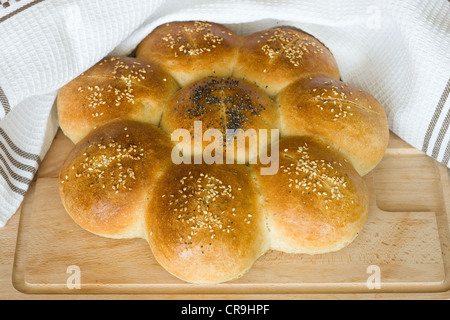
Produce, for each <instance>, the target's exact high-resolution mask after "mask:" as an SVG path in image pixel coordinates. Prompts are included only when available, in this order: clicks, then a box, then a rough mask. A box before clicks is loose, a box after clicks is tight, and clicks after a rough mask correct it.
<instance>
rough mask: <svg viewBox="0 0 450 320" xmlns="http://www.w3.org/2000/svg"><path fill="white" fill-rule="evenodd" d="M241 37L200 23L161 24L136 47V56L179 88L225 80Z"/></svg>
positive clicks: (209, 23)
mask: <svg viewBox="0 0 450 320" xmlns="http://www.w3.org/2000/svg"><path fill="white" fill-rule="evenodd" d="M240 43H241V37H239V36H237V35H236V34H234V33H233V32H231V31H230V30H228V29H227V28H226V27H224V26H222V25H219V24H216V23H212V22H203V21H181V22H171V23H167V24H163V25H161V26H159V27H157V28H156V29H155V30H153V32H152V33H150V34H149V35H148V36H147V37H146V38H145V39H144V40H143V41H142V42H141V43H140V44H139V46H138V48H137V52H136V56H137V57H138V58H141V59H144V60H147V61H156V62H157V63H159V64H161V65H162V66H163V67H164V68H165V69H166V70H167V71H168V72H169V73H170V74H171V75H172V76H173V77H174V78H175V79H176V80H177V81H178V83H179V84H180V85H181V86H186V85H188V84H190V83H192V82H194V81H197V80H200V79H203V78H205V77H208V76H216V77H229V76H231V72H232V70H233V66H234V63H235V59H236V56H237V51H238V48H239V45H240Z"/></svg>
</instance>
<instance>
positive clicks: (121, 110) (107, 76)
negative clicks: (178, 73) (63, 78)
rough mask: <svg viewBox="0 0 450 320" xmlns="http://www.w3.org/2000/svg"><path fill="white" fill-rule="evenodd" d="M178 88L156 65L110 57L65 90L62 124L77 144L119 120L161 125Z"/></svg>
mask: <svg viewBox="0 0 450 320" xmlns="http://www.w3.org/2000/svg"><path fill="white" fill-rule="evenodd" d="M178 89H179V88H178V85H177V83H176V82H175V80H174V79H173V78H172V77H171V76H170V75H169V74H167V73H166V72H164V71H163V70H162V69H161V68H160V67H158V65H156V64H154V63H149V62H144V61H142V60H138V59H134V58H128V57H113V58H107V59H104V60H103V61H101V62H99V63H97V64H96V65H95V66H93V67H92V68H91V69H89V70H88V71H86V72H85V73H83V74H82V75H80V76H79V77H77V78H76V79H74V80H72V81H71V82H69V83H68V84H67V85H65V86H64V87H63V88H61V90H60V91H59V94H58V100H57V107H58V118H59V124H60V126H61V129H62V130H63V132H64V133H65V134H66V135H67V136H68V137H69V138H70V139H71V140H72V141H73V142H74V143H77V142H78V141H80V140H81V139H83V138H84V137H85V136H86V135H87V134H88V133H89V132H91V130H93V129H94V128H96V127H99V126H101V125H103V124H106V123H108V122H109V121H112V120H115V119H128V120H137V121H143V122H148V123H151V124H154V125H158V124H159V121H160V120H161V114H162V110H163V107H164V105H165V102H166V101H167V99H168V98H169V97H170V96H171V95H172V94H173V93H175V92H176V91H177V90H178Z"/></svg>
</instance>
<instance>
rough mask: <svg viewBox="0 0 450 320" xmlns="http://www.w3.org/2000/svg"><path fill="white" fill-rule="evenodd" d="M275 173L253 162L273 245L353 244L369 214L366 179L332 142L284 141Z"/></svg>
mask: <svg viewBox="0 0 450 320" xmlns="http://www.w3.org/2000/svg"><path fill="white" fill-rule="evenodd" d="M279 148H280V163H279V164H280V166H279V171H278V173H277V174H276V175H266V176H264V175H261V174H260V170H259V169H260V165H257V166H255V167H254V169H255V173H256V176H257V181H258V184H259V187H260V190H261V194H262V196H263V201H264V207H265V210H266V212H267V216H268V223H269V229H270V236H271V243H272V249H274V250H280V251H284V252H289V253H307V254H319V253H326V252H331V251H336V250H339V249H341V248H343V247H344V246H346V245H348V244H349V243H350V242H352V241H353V239H354V238H355V237H356V236H357V234H358V233H359V232H360V231H361V229H362V227H363V225H364V223H365V221H366V219H367V215H368V208H369V197H368V190H367V187H366V185H365V182H364V180H363V179H362V178H361V177H360V176H359V175H358V173H357V172H356V171H355V170H354V168H353V167H352V165H351V164H350V163H349V162H348V161H347V160H346V159H345V158H343V157H342V156H341V155H339V154H338V153H337V152H336V151H335V150H334V149H333V148H332V147H329V146H327V145H324V144H322V143H320V142H317V141H315V140H314V139H311V138H308V137H288V138H283V139H281V140H280V142H279Z"/></svg>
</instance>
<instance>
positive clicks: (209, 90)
mask: <svg viewBox="0 0 450 320" xmlns="http://www.w3.org/2000/svg"><path fill="white" fill-rule="evenodd" d="M195 121H201V122H202V130H203V133H206V131H207V130H208V129H217V130H219V131H220V132H221V134H222V136H223V137H226V135H227V130H239V129H241V130H243V131H247V130H248V129H253V130H254V132H253V131H249V132H248V133H249V137H251V138H250V139H249V140H245V141H244V136H243V135H236V136H235V138H234V140H228V141H227V140H225V141H223V140H222V141H218V142H217V145H218V149H219V147H221V148H222V150H223V154H224V155H225V153H226V148H227V146H232V144H234V150H235V152H234V155H235V157H234V158H233V159H238V160H239V161H241V162H239V163H244V162H248V160H249V159H252V158H254V156H256V155H257V152H258V150H256V151H255V150H251V149H250V148H249V143H248V142H247V143H245V155H243V156H240V154H239V152H238V146H239V144H240V143H241V142H242V143H243V142H246V141H251V139H253V138H252V137H257V138H258V137H259V129H278V128H279V114H278V108H277V107H276V106H275V105H274V103H273V101H272V100H271V99H270V98H269V97H267V95H266V94H265V93H264V92H262V91H261V90H259V89H258V88H257V87H255V86H254V85H251V84H249V83H247V82H245V81H242V80H237V79H233V78H217V77H209V78H206V79H203V80H201V81H198V82H195V83H193V84H191V85H189V86H186V87H184V88H183V89H181V90H180V91H179V92H177V93H176V94H175V95H174V96H173V97H172V98H171V99H170V101H169V102H168V103H167V108H166V109H165V111H164V113H163V116H162V119H161V128H162V129H163V130H165V131H166V132H167V133H169V134H172V133H173V132H174V131H175V130H176V129H179V128H183V129H187V130H189V132H190V134H191V138H192V140H191V141H185V140H183V141H182V143H181V144H182V145H183V146H184V145H186V146H188V148H187V149H191V152H192V153H191V154H196V153H197V152H194V151H195V150H194V138H200V139H201V137H199V136H198V135H197V134H196V131H195V123H194V122H195ZM270 133H271V132H270V130H268V138H267V141H269V142H270V138H271V136H270ZM197 141H199V140H197ZM214 141H215V140H214ZM190 142H191V143H192V144H191V143H190ZM209 144H210V142H208V141H206V142H203V143H202V146H201V147H199V149H198V150H201V152H203V151H204V150H205V148H206V147H207V146H208V145H209ZM197 145H198V144H197ZM224 163H225V161H224Z"/></svg>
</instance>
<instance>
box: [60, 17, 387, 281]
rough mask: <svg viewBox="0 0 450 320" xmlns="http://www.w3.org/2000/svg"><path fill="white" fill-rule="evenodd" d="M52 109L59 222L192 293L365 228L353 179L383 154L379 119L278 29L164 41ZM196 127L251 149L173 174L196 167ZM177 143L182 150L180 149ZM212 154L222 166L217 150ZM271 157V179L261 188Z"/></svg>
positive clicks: (123, 60)
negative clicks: (58, 137) (124, 245)
mask: <svg viewBox="0 0 450 320" xmlns="http://www.w3.org/2000/svg"><path fill="white" fill-rule="evenodd" d="M57 105H58V115H59V121H60V125H61V128H62V130H63V131H64V133H65V134H66V135H67V136H68V137H69V138H70V139H71V140H72V141H73V142H74V143H75V144H76V145H75V147H74V149H73V150H72V152H71V153H70V155H69V156H68V158H67V160H66V161H65V163H64V165H63V167H62V168H61V173H60V182H59V187H60V195H61V199H62V202H63V204H64V206H65V208H66V210H67V212H68V214H69V215H70V216H71V217H72V218H73V220H74V221H75V222H76V223H77V224H78V225H80V226H81V227H82V228H84V229H86V230H88V231H90V232H92V233H95V234H97V235H100V236H104V237H111V238H143V239H145V240H146V241H148V243H149V245H150V248H151V250H152V252H153V254H154V256H155V258H156V259H157V261H158V262H159V263H160V264H161V265H162V266H163V267H164V268H165V269H166V270H167V271H168V272H170V273H172V274H173V275H175V276H176V277H178V278H180V279H182V280H185V281H188V282H192V283H220V282H225V281H230V280H233V279H236V278H239V277H241V276H242V275H244V274H245V273H246V272H247V271H248V270H249V269H250V268H251V266H252V265H253V263H254V262H255V261H256V260H257V259H258V258H259V257H260V256H261V255H263V254H264V253H266V252H267V251H268V250H270V249H272V250H280V251H284V252H289V253H306V254H318V253H326V252H331V251H336V250H339V249H341V248H343V247H345V246H346V245H348V244H349V243H351V242H352V241H353V239H354V238H355V237H356V236H357V234H358V233H359V232H360V231H361V229H362V228H363V226H364V223H365V221H366V219H367V215H368V208H369V199H368V190H367V187H366V185H365V183H364V180H363V178H362V176H364V175H366V174H367V173H369V172H370V171H371V170H372V169H373V168H374V167H375V166H376V165H377V164H378V163H379V162H380V160H381V159H382V157H383V155H384V153H385V151H386V148H387V144H388V139H389V129H388V124H387V119H386V114H385V112H384V109H383V107H382V106H381V105H380V103H379V102H378V101H377V100H376V99H375V98H374V97H373V96H371V95H370V94H369V93H367V92H364V91H362V90H361V89H359V88H356V87H355V86H352V85H349V84H348V83H345V82H342V81H341V80H340V75H339V69H338V67H337V63H336V61H335V59H334V58H333V55H332V54H331V52H330V51H329V50H328V49H327V48H326V47H325V46H324V45H323V44H322V43H321V42H320V41H319V40H317V39H315V38H314V37H313V36H311V35H308V34H306V33H304V32H302V31H300V30H297V29H294V28H290V27H279V28H272V29H269V30H265V31H261V32H257V33H255V34H252V35H249V36H246V37H241V36H239V35H236V34H235V33H233V32H232V31H230V30H229V29H227V28H226V27H224V26H222V25H219V24H216V23H211V22H200V21H186V22H173V23H167V24H164V25H161V26H159V27H158V28H156V29H155V30H154V31H153V32H152V33H151V34H150V35H148V37H146V38H145V39H144V40H143V41H142V42H141V43H140V44H139V46H138V48H137V51H136V57H112V58H111V57H109V58H105V59H104V60H102V61H101V62H99V63H98V64H96V65H95V66H94V67H92V68H91V69H89V70H88V71H86V72H85V73H84V74H82V75H80V76H79V77H78V78H76V79H75V80H73V81H72V82H70V83H69V84H67V85H66V86H64V87H63V88H62V89H61V90H60V93H59V95H58V101H57ZM199 124H200V129H202V130H206V131H207V130H209V129H212V130H215V131H214V132H215V133H216V134H217V132H218V133H221V134H222V136H223V137H227V138H228V135H227V134H228V133H229V132H230V131H233V130H234V131H233V132H237V130H242V131H245V132H250V133H249V134H248V135H246V136H244V141H257V142H258V147H259V149H256V151H255V149H252V148H250V147H248V145H247V144H245V143H244V146H245V148H244V151H245V152H244V153H243V154H238V153H236V152H233V153H232V155H233V157H232V160H234V162H233V161H231V162H228V161H224V162H221V163H208V162H207V161H206V162H205V161H200V162H197V161H192V162H191V161H186V162H182V163H179V162H175V161H174V155H180V154H182V155H183V156H184V159H185V160H186V159H188V160H193V159H200V160H202V159H203V158H202V154H204V153H205V152H206V151H207V149H208V146H207V145H205V144H202V143H200V145H197V143H198V141H199V140H197V139H195V138H196V135H198V128H199V127H198V125H199ZM179 129H181V130H184V132H187V135H188V136H189V138H192V139H186V140H184V139H182V141H180V140H179V137H178V136H176V135H175V132H177V130H179ZM264 130H266V131H264ZM263 131H264V132H267V131H269V132H270V134H269V136H270V137H268V136H263V135H262V133H260V132H263ZM207 132H208V131H207ZM276 132H279V134H280V137H279V139H278V136H277V135H275V134H274V133H276ZM201 134H202V133H201ZM236 137H237V135H236V136H232V140H233V139H237V138H236ZM185 138H186V137H185ZM200 138H204V136H203V134H202V136H201V137H200ZM265 138H266V140H264V139H265ZM267 138H268V139H267ZM275 138H277V139H275ZM177 139H178V140H177ZM245 139H247V140H245ZM264 141H266V142H265V143H264ZM200 142H201V141H200ZM216 142H220V143H221V147H220V148H218V149H214V150H215V151H216V157H217V156H218V155H219V158H220V157H222V156H225V151H229V149H228V148H227V146H228V143H230V141H229V140H226V139H225V138H224V139H223V140H221V139H220V138H218V137H217V136H216ZM249 144H250V142H249ZM269 148H271V151H272V155H273V153H274V152H275V151H276V154H277V158H276V164H277V170H275V171H274V172H272V173H271V174H262V172H263V171H262V170H261V169H262V168H264V167H265V166H266V165H267V163H264V161H262V160H261V159H258V156H261V152H262V151H261V150H262V149H264V150H265V151H267V150H268V149H269ZM218 150H219V151H220V152H219V151H218ZM222 151H224V152H223V154H222ZM227 159H228V158H227ZM274 159H275V158H274ZM228 160H229V159H228Z"/></svg>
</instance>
